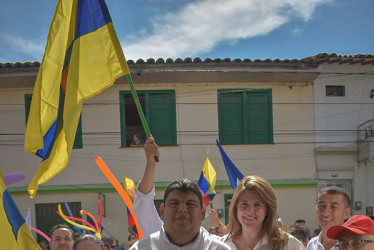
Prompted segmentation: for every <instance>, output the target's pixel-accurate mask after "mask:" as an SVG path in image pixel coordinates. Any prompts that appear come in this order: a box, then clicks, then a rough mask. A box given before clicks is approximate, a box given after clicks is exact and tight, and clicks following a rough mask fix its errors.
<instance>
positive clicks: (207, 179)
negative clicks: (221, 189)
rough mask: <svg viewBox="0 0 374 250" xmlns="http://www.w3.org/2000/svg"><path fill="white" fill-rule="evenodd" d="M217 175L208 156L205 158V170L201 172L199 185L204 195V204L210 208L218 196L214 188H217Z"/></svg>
mask: <svg viewBox="0 0 374 250" xmlns="http://www.w3.org/2000/svg"><path fill="white" fill-rule="evenodd" d="M216 181H217V173H216V170H215V169H214V167H213V165H212V163H211V162H210V160H209V157H208V156H207V157H206V158H205V162H204V166H203V169H202V170H201V174H200V178H199V180H198V182H197V183H198V185H199V187H200V189H201V192H202V195H203V204H204V205H205V206H208V205H209V203H210V202H211V201H212V200H213V198H214V196H215V195H216V191H214V188H215V186H216Z"/></svg>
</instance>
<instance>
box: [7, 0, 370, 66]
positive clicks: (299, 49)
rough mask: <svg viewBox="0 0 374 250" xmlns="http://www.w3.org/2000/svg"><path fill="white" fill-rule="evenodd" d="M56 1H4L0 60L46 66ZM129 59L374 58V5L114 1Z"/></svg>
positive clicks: (346, 0) (354, 1) (327, 0)
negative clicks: (324, 55)
mask: <svg viewBox="0 0 374 250" xmlns="http://www.w3.org/2000/svg"><path fill="white" fill-rule="evenodd" d="M56 3H57V0H12V1H8V0H6V1H2V4H1V8H0V48H1V49H0V62H3V63H4V62H29V61H31V62H33V61H39V62H40V61H41V60H42V57H43V53H44V48H45V44H46V39H47V35H48V31H49V25H50V22H51V20H52V18H53V15H54V11H55V7H56ZM107 5H108V8H109V12H110V14H111V16H112V19H113V23H114V27H115V29H116V31H117V35H118V37H119V40H120V42H121V44H122V47H123V50H124V53H125V56H126V59H132V60H137V59H139V58H142V59H148V58H154V59H158V58H164V59H167V58H173V59H176V58H183V59H184V58H186V57H191V58H195V57H200V58H201V59H205V58H212V59H215V58H231V59H235V58H241V59H245V58H249V59H252V60H254V59H266V58H270V59H277V58H279V59H294V58H297V59H301V58H304V57H307V56H312V55H315V54H318V53H321V52H327V53H337V54H341V55H354V54H374V44H373V41H374V29H373V27H372V26H373V23H374V15H372V11H373V10H374V1H372V0H107Z"/></svg>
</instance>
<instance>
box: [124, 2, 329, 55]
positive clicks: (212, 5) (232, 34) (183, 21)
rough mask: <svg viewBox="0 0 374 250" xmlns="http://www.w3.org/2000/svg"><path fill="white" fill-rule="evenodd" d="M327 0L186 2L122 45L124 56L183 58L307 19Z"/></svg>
mask: <svg viewBox="0 0 374 250" xmlns="http://www.w3.org/2000/svg"><path fill="white" fill-rule="evenodd" d="M330 2H331V1H330V0H229V1H228V0H204V1H197V2H193V3H189V4H187V5H186V6H185V8H183V9H182V10H181V11H179V12H178V13H168V14H166V15H164V16H163V17H162V18H161V19H158V20H157V22H156V21H155V22H154V24H153V30H152V32H151V33H150V34H149V33H148V34H144V33H143V34H142V35H139V38H138V40H133V39H132V42H130V43H128V44H124V45H123V48H124V52H125V55H126V58H127V59H133V60H137V59H139V58H143V59H147V58H155V59H157V58H169V57H170V58H177V57H181V58H184V57H186V56H191V57H192V56H194V55H196V54H198V53H199V52H200V53H201V52H206V51H209V50H211V49H212V48H213V47H214V46H216V45H217V44H218V43H219V42H222V41H229V42H233V41H234V42H235V41H237V40H239V39H248V38H251V37H255V36H261V35H266V34H267V33H270V32H272V31H273V30H275V29H277V28H278V27H280V26H282V25H284V24H285V23H287V22H289V21H290V20H291V19H296V18H299V19H302V20H303V21H308V20H309V19H310V17H311V16H312V14H313V12H314V11H315V9H316V8H317V7H318V6H320V5H323V4H327V3H330Z"/></svg>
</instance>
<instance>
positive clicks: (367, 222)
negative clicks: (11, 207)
mask: <svg viewBox="0 0 374 250" xmlns="http://www.w3.org/2000/svg"><path fill="white" fill-rule="evenodd" d="M342 231H350V232H352V233H355V234H374V221H373V220H372V219H371V218H370V217H369V216H365V215H353V216H352V217H351V218H349V220H347V221H346V222H345V223H344V224H343V225H342V226H333V227H330V228H329V230H327V237H329V238H330V239H338V237H339V234H340V233H341V232H342Z"/></svg>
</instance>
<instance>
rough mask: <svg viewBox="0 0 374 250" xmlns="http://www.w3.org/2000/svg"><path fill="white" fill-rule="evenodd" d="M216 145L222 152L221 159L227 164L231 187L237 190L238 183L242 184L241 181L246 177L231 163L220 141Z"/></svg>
mask: <svg viewBox="0 0 374 250" xmlns="http://www.w3.org/2000/svg"><path fill="white" fill-rule="evenodd" d="M216 143H217V146H218V148H219V151H220V152H221V157H222V160H223V163H224V164H225V168H226V172H227V175H228V177H229V180H230V184H231V187H232V189H235V188H236V187H237V186H238V183H239V182H240V180H241V179H243V178H244V175H243V174H242V173H241V172H240V170H239V169H238V168H237V167H236V166H235V164H234V163H233V162H232V161H231V159H230V158H229V156H228V155H227V154H226V152H225V150H224V149H223V148H222V146H221V144H220V143H219V141H218V140H216Z"/></svg>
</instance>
